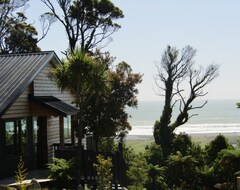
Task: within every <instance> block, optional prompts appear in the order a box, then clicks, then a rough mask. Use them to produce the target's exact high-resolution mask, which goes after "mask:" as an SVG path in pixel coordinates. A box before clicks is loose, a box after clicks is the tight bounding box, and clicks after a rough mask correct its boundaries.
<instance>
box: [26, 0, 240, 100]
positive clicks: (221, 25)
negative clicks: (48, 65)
mask: <svg viewBox="0 0 240 190" xmlns="http://www.w3.org/2000/svg"><path fill="white" fill-rule="evenodd" d="M113 2H114V3H115V4H116V5H117V6H118V7H119V8H120V9H122V11H123V12H124V15H125V18H123V19H121V20H120V21H119V23H120V24H121V26H122V28H121V29H120V30H119V31H118V32H117V33H115V34H114V35H113V36H112V38H113V41H112V42H111V43H110V44H109V45H108V46H107V47H106V48H105V49H104V50H106V51H110V53H111V55H112V56H114V57H116V58H117V60H116V61H117V62H120V61H126V62H127V63H129V64H130V65H131V66H132V68H133V71H134V72H140V73H142V74H144V77H143V82H142V84H140V85H139V86H138V88H139V96H138V98H139V100H159V99H161V97H159V96H157V95H156V93H155V92H154V89H156V85H155V82H154V76H155V74H156V70H157V69H156V64H157V63H159V62H160V60H161V55H162V53H163V51H164V50H165V48H166V47H167V45H171V46H176V47H177V48H179V49H181V48H183V47H184V46H186V45H191V46H192V47H194V48H195V49H197V55H196V57H195V62H196V66H198V65H202V66H207V65H209V64H211V63H216V64H219V65H220V75H219V77H218V78H216V79H215V81H213V82H212V83H211V84H210V85H209V86H208V88H207V91H208V92H209V93H208V95H207V96H206V99H240V85H239V81H240V11H239V10H240V1H239V0H150V1H147V0H114V1H113ZM44 10H46V11H47V9H46V7H45V5H43V4H42V2H41V1H40V0H37V1H36V0H30V7H29V8H28V9H27V11H26V13H27V16H28V18H29V19H30V21H31V22H32V23H33V22H34V26H36V27H38V17H39V15H40V14H41V13H42V12H44ZM39 46H40V47H41V49H42V50H54V51H56V53H57V54H58V56H59V57H60V58H62V57H63V55H62V54H61V53H60V52H61V51H64V50H65V49H66V48H67V41H66V36H65V32H64V30H63V28H62V27H61V25H60V24H59V23H55V24H54V25H53V27H52V28H51V31H50V32H49V34H48V36H47V37H46V38H45V39H44V40H43V41H41V42H40V43H39Z"/></svg>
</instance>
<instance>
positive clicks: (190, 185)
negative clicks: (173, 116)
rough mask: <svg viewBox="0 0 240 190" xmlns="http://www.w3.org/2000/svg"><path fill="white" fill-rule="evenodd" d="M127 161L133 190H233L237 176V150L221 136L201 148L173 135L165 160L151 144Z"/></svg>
mask: <svg viewBox="0 0 240 190" xmlns="http://www.w3.org/2000/svg"><path fill="white" fill-rule="evenodd" d="M144 158H145V159H146V160H144ZM130 160H132V161H130V163H131V164H130V168H129V171H128V176H129V177H130V179H131V180H132V182H133V186H135V187H137V189H141V188H142V189H143V188H146V189H148V190H153V189H154V190H170V189H171V190H172V189H175V190H177V189H178V190H183V189H184V190H203V189H208V190H211V189H215V188H216V187H217V186H221V187H222V186H227V188H228V189H236V187H235V186H236V182H235V179H236V177H237V176H240V164H239V163H240V150H236V149H234V148H233V147H232V145H230V144H229V143H228V141H227V139H226V138H225V137H224V136H223V135H218V136H217V137H216V138H215V139H214V140H213V141H211V142H210V143H209V144H207V145H206V146H205V147H201V146H200V145H199V144H196V143H193V142H192V140H191V138H190V137H189V136H188V135H186V134H179V135H175V136H174V137H173V139H172V142H171V154H170V155H169V156H168V157H167V158H164V156H163V152H162V148H161V146H160V145H156V144H155V143H152V144H151V145H150V146H147V147H146V149H145V152H144V156H142V155H135V156H131V157H130ZM138 183H140V184H138Z"/></svg>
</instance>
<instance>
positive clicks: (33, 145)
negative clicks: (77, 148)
mask: <svg viewBox="0 0 240 190" xmlns="http://www.w3.org/2000/svg"><path fill="white" fill-rule="evenodd" d="M60 63H61V62H60V60H59V58H58V57H57V55H56V54H55V53H54V52H53V51H47V52H37V53H21V54H6V55H0V168H1V169H0V179H1V178H4V177H7V176H11V175H14V174H15V173H14V171H16V167H17V163H18V161H19V158H20V156H22V157H23V160H24V161H25V166H26V167H27V168H28V170H32V169H36V168H41V167H44V166H46V164H47V163H48V162H50V161H51V159H52V157H53V154H54V151H53V144H54V143H60V145H62V146H63V145H64V143H65V142H72V143H74V131H73V128H72V123H73V116H76V115H77V113H78V109H77V108H75V107H74V105H73V104H71V102H72V101H73V97H72V96H71V95H70V94H69V93H68V92H61V91H60V90H59V89H58V88H57V87H56V85H55V84H54V82H53V81H52V80H51V75H50V74H51V69H52V68H53V67H56V66H57V65H58V64H60Z"/></svg>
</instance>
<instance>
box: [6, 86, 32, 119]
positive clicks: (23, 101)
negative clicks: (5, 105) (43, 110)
mask: <svg viewBox="0 0 240 190" xmlns="http://www.w3.org/2000/svg"><path fill="white" fill-rule="evenodd" d="M29 93H30V88H27V89H26V90H25V91H24V92H23V93H22V95H21V96H19V97H18V99H17V100H16V101H15V102H14V103H13V104H12V106H11V107H10V108H9V109H8V110H7V111H6V113H5V114H4V115H3V116H2V118H3V119H7V118H20V117H27V116H30V105H29V101H28V94H29Z"/></svg>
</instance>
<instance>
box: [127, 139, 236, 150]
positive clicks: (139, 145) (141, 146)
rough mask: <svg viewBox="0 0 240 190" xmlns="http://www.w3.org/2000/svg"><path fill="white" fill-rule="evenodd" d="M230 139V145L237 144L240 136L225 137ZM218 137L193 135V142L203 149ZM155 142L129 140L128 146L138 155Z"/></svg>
mask: <svg viewBox="0 0 240 190" xmlns="http://www.w3.org/2000/svg"><path fill="white" fill-rule="evenodd" d="M225 136H226V138H228V141H229V143H230V144H237V140H238V139H239V138H240V137H239V136H238V135H225ZM215 137H216V135H201V134H200V135H193V136H192V140H193V142H196V143H200V145H201V146H202V147H204V146H205V145H207V144H208V143H209V142H210V141H212V140H213V139H214V138H215ZM152 142H154V139H153V138H151V139H148V140H127V141H126V145H127V146H130V147H132V148H133V150H134V151H135V152H136V153H139V152H144V150H145V147H146V146H147V145H150V144H151V143H152Z"/></svg>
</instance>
